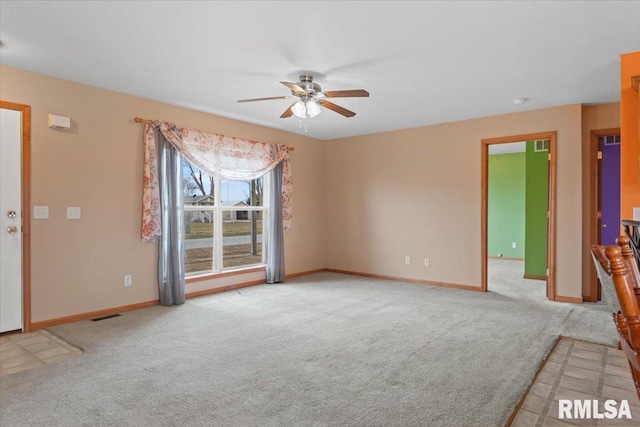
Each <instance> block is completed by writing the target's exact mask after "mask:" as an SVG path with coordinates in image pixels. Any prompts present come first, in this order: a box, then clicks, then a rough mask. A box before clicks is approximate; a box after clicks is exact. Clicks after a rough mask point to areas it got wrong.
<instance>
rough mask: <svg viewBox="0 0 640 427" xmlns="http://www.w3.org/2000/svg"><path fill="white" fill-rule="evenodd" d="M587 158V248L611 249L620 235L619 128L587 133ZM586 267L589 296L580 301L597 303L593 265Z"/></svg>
mask: <svg viewBox="0 0 640 427" xmlns="http://www.w3.org/2000/svg"><path fill="white" fill-rule="evenodd" d="M589 158H590V170H591V173H590V175H589V193H590V195H591V197H590V208H589V212H590V214H589V216H590V221H589V223H590V227H589V229H590V233H589V245H590V246H593V245H613V244H615V239H616V237H618V236H619V235H620V128H610V129H600V130H594V131H591V147H590V153H589ZM589 261H591V257H589ZM589 265H590V267H589V271H590V274H589V295H588V296H587V295H585V296H584V300H585V301H589V302H597V301H599V300H600V299H601V295H600V286H598V279H597V276H596V271H595V267H594V266H593V263H591V262H590V263H589Z"/></svg>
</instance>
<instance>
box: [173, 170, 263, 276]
mask: <svg viewBox="0 0 640 427" xmlns="http://www.w3.org/2000/svg"><path fill="white" fill-rule="evenodd" d="M183 161H184V162H187V163H189V162H188V160H186V159H183ZM192 166H194V167H197V166H195V165H192ZM203 173H204V172H203ZM207 175H209V174H207ZM209 176H213V178H214V181H213V201H214V203H213V205H186V204H185V203H184V202H185V200H186V196H185V200H183V203H182V210H183V215H187V214H189V215H190V216H191V215H193V214H192V212H194V211H206V212H210V213H211V216H212V218H213V221H212V224H213V228H212V230H213V236H212V238H213V245H212V257H213V260H212V269H211V270H202V271H197V272H186V271H185V280H187V281H188V282H191V281H198V280H204V279H206V278H207V277H212V278H213V277H218V276H221V277H224V276H227V275H232V274H234V273H237V274H241V273H243V272H245V270H246V272H247V273H251V272H254V271H261V270H263V269H264V268H265V267H266V251H265V248H266V246H267V231H266V228H265V226H266V224H267V223H268V218H269V215H270V211H271V210H270V207H269V206H268V203H267V201H268V200H270V198H269V189H270V185H269V183H270V179H271V173H266V174H264V175H262V176H260V177H258V178H256V179H260V178H262V180H263V181H262V206H251V205H247V206H222V203H220V200H221V194H222V182H223V181H227V182H251V181H252V180H231V179H223V178H222V177H221V176H220V175H219V174H215V175H209ZM183 179H184V178H183ZM227 211H247V213H248V214H249V212H262V228H261V230H257V233H258V234H261V238H260V239H259V240H258V242H259V243H260V244H261V245H262V253H261V261H260V262H259V263H252V264H245V265H242V266H233V267H226V268H225V267H224V245H223V238H224V236H223V225H224V219H223V218H224V216H223V212H227ZM250 216H251V215H250V214H249V217H250ZM248 221H251V220H250V219H249V220H248ZM250 235H251V234H249V236H250ZM183 240H184V242H186V241H187V239H186V233H185V235H184V237H183ZM185 258H186V248H185ZM185 270H186V269H185Z"/></svg>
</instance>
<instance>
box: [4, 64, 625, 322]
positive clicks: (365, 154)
mask: <svg viewBox="0 0 640 427" xmlns="http://www.w3.org/2000/svg"><path fill="white" fill-rule="evenodd" d="M0 93H1V98H2V100H4V101H10V102H16V103H21V104H27V105H30V106H31V107H32V112H33V121H32V148H33V154H32V159H33V160H32V166H33V174H32V200H31V201H32V205H48V206H49V208H50V219H49V220H33V221H32V232H33V236H32V264H33V269H32V300H33V301H32V311H33V316H32V320H33V321H34V322H38V321H43V320H49V319H55V318H59V317H64V316H70V315H73V314H80V313H86V312H91V311H95V310H100V309H106V308H112V307H118V306H123V305H128V304H134V303H138V302H145V301H150V300H154V299H156V298H157V287H156V286H157V285H156V272H155V268H156V245H155V244H143V243H141V242H140V239H139V234H140V191H141V177H142V168H141V166H142V147H141V133H142V126H141V125H139V124H136V123H134V122H133V121H132V119H133V117H135V116H140V117H145V118H154V119H161V120H167V121H171V122H174V123H176V124H178V125H180V126H185V127H191V128H196V129H201V130H205V131H209V132H215V133H221V134H225V135H232V136H236V137H240V138H249V139H257V140H261V141H265V142H273V143H285V144H288V145H291V146H294V147H296V151H295V152H294V153H293V154H292V170H293V174H294V207H293V209H294V226H293V228H292V229H291V230H289V231H287V232H286V233H285V251H286V258H287V273H288V274H291V273H297V272H304V271H309V270H315V269H322V268H325V267H326V268H334V269H341V270H349V271H355V272H364V273H371V274H380V275H386V276H396V277H402V278H407V279H417V280H430V281H437V282H445V283H453V284H462V285H471V286H478V287H479V286H480V272H481V269H480V141H481V139H484V138H493V137H500V136H510V135H518V134H526V133H532V132H543V131H551V130H555V131H557V132H558V158H557V159H558V179H557V201H558V203H557V212H558V214H557V238H556V245H557V246H556V248H557V254H558V255H557V294H558V295H561V296H567V297H580V296H581V295H582V288H583V283H582V282H583V281H582V280H581V278H582V272H583V271H584V270H585V268H586V266H585V257H584V250H583V251H582V253H581V251H579V250H576V248H583V249H584V248H585V245H584V244H583V239H582V231H583V223H582V221H581V218H582V215H583V211H584V206H585V204H587V203H588V200H586V199H585V200H583V192H582V184H583V182H584V180H585V179H586V177H587V175H585V173H586V172H585V173H583V170H582V162H581V159H584V155H585V154H584V151H582V147H583V146H584V144H585V139H584V135H585V132H588V130H590V129H597V128H601V127H615V126H616V122H617V120H618V118H617V116H616V113H615V109H616V107H615V105H617V104H612V105H606V106H598V107H585V108H582V107H581V106H580V105H569V106H563V107H556V108H549V109H543V110H535V111H529V112H521V113H514V114H509V115H502V116H495V117H487V118H481V119H474V120H467V121H462V122H455V123H445V124H439V125H434V126H425V127H420V128H413V129H405V130H400V131H393V132H385V133H380V134H374V135H365V136H359V137H353V138H345V139H338V140H333V141H319V140H316V139H312V138H308V137H303V136H299V135H294V134H290V133H287V132H283V131H278V130H274V129H269V128H265V127H262V126H258V125H252V124H248V123H244V122H240V121H236V120H232V119H227V118H223V117H219V116H214V115H210V114H205V113H200V112H196V111H192V110H188V109H185V108H180V107H175V106H171V105H167V104H163V103H159V102H155V101H150V100H145V99H141V98H137V97H133V96H130V95H125V94H119V93H115V92H111V91H107V90H102V89H98V88H93V87H89V86H85V85H81V84H77V83H73V82H68V81H63V80H59V79H55V78H51V77H46V76H42V75H38V74H34V73H30V72H26V71H22V70H18V69H14V68H10V67H0ZM48 113H53V114H58V115H64V116H69V117H71V118H72V120H73V126H72V129H71V131H60V130H52V129H49V128H48V127H47V114H48ZM67 206H80V207H82V220H80V221H68V220H66V219H65V212H66V207H67ZM585 238H587V237H585ZM405 256H411V257H412V264H411V265H408V266H407V265H405V264H404V257H405ZM424 258H430V260H431V266H430V267H429V268H425V267H424V266H423V259H424ZM125 274H132V275H133V286H132V287H130V288H125V287H124V286H123V276H124V275H125ZM262 277H264V274H262V273H258V274H256V273H252V274H247V275H243V276H234V277H232V278H229V277H225V278H223V279H219V280H217V281H205V282H197V283H192V284H189V285H187V286H188V287H187V292H196V291H201V290H205V289H210V288H213V287H217V286H225V285H229V284H233V283H238V282H243V281H252V280H256V279H260V278H262ZM490 286H491V285H490V284H489V289H491V287H490Z"/></svg>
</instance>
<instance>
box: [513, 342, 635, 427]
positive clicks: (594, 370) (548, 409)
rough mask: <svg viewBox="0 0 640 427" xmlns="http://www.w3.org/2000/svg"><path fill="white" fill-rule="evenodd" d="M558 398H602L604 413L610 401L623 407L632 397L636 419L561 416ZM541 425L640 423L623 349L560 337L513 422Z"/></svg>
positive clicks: (521, 426)
mask: <svg viewBox="0 0 640 427" xmlns="http://www.w3.org/2000/svg"><path fill="white" fill-rule="evenodd" d="M559 399H570V400H574V399H590V400H593V399H597V400H598V403H599V408H600V410H599V412H600V413H602V412H604V402H605V400H607V399H615V400H617V402H618V407H619V406H620V401H621V400H622V399H627V401H628V402H629V407H630V409H631V419H630V420H629V419H625V418H623V419H613V420H608V419H602V420H594V419H591V420H588V419H573V420H569V419H562V420H560V419H559V417H558V400H559ZM540 426H544V427H547V426H549V427H551V426H625V427H633V426H640V401H639V400H638V396H637V394H636V392H635V386H634V384H633V379H632V377H631V372H630V370H629V364H628V363H627V359H626V358H625V356H624V354H623V353H622V351H621V350H618V349H617V348H614V347H608V346H604V345H599V344H592V343H588V342H584V341H577V340H572V339H569V338H560V340H559V341H558V343H557V345H556V347H555V348H554V350H553V351H552V352H551V354H550V355H549V357H548V358H547V360H546V362H545V363H544V365H543V367H542V369H541V370H540V372H539V373H538V376H537V378H536V379H535V381H534V383H533V385H532V386H531V388H530V389H529V391H528V393H527V394H526V397H525V400H524V402H523V403H522V406H521V407H520V409H519V410H518V412H517V414H516V417H515V418H514V419H513V422H512V423H511V427H540Z"/></svg>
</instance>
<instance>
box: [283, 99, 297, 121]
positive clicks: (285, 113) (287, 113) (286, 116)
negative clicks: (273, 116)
mask: <svg viewBox="0 0 640 427" xmlns="http://www.w3.org/2000/svg"><path fill="white" fill-rule="evenodd" d="M296 102H297V101H296ZM294 105H296V103H295V102H294V103H293V104H291V107H293V106H294ZM291 107H289V108H287V109H286V110H285V111H284V113H282V115H281V116H280V118H281V119H286V118H288V117H291V116H293V111H291Z"/></svg>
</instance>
